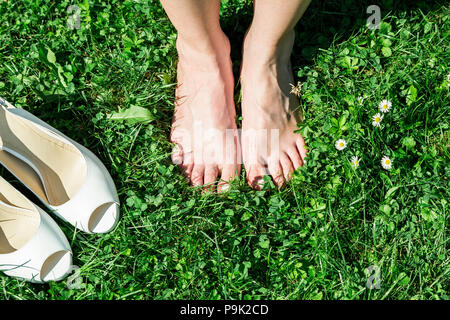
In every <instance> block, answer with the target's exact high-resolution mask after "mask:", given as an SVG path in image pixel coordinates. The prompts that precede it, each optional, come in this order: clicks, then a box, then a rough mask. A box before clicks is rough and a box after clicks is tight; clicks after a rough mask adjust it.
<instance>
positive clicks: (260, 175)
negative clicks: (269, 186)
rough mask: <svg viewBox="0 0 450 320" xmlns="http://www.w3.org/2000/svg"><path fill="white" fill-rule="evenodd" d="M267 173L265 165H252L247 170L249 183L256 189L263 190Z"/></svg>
mask: <svg viewBox="0 0 450 320" xmlns="http://www.w3.org/2000/svg"><path fill="white" fill-rule="evenodd" d="M266 174H267V170H266V168H265V167H264V165H261V164H255V165H251V166H250V169H249V170H248V172H247V181H248V184H249V185H250V186H251V187H252V188H253V189H256V190H261V189H262V187H263V186H264V176H265V175H266Z"/></svg>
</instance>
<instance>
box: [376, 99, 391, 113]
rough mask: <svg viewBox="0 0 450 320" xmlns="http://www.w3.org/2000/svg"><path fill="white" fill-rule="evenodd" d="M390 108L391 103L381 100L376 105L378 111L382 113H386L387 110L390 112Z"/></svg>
mask: <svg viewBox="0 0 450 320" xmlns="http://www.w3.org/2000/svg"><path fill="white" fill-rule="evenodd" d="M391 107H392V102H390V101H389V100H383V101H381V102H380V104H379V105H378V109H379V110H380V111H381V112H383V113H386V112H388V111H389V110H391Z"/></svg>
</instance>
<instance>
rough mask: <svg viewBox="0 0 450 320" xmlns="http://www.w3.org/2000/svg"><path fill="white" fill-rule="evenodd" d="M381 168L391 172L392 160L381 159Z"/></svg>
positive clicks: (385, 157) (387, 158)
mask: <svg viewBox="0 0 450 320" xmlns="http://www.w3.org/2000/svg"><path fill="white" fill-rule="evenodd" d="M381 166H382V167H383V169H386V170H391V168H392V160H391V159H389V157H387V156H384V157H383V159H381Z"/></svg>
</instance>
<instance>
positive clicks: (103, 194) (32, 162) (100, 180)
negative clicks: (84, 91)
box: [0, 98, 119, 233]
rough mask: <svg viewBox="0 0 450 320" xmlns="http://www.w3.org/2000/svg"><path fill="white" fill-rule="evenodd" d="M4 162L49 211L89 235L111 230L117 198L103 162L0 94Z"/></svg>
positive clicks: (0, 159) (0, 149)
mask: <svg viewBox="0 0 450 320" xmlns="http://www.w3.org/2000/svg"><path fill="white" fill-rule="evenodd" d="M0 164H2V165H3V166H4V167H5V168H7V169H8V170H9V171H10V172H11V173H12V174H13V175H14V176H16V177H17V178H18V179H19V180H20V181H21V182H22V183H24V184H25V186H27V187H28V188H29V189H30V190H31V191H32V192H33V193H34V194H35V195H36V196H37V197H38V198H39V199H40V200H41V201H42V202H43V203H44V204H45V205H46V206H47V207H48V208H49V209H50V210H51V211H53V212H54V213H55V214H56V215H57V216H59V217H60V218H62V219H63V220H65V221H68V222H69V223H71V224H72V225H74V226H75V227H77V228H79V229H80V230H83V231H85V232H88V233H105V232H109V231H111V230H112V229H113V228H114V226H115V225H116V223H117V222H118V220H119V197H118V196H117V191H116V187H115V185H114V182H113V180H112V178H111V176H110V174H109V172H108V170H107V169H106V168H105V166H104V165H103V163H102V162H101V161H100V160H99V159H98V158H97V157H96V156H95V155H94V154H93V153H92V152H91V151H89V150H88V149H86V148H85V147H83V146H82V145H80V144H78V143H77V142H75V141H73V140H72V139H70V138H68V137H67V136H65V135H64V134H62V133H61V132H59V131H58V130H56V129H55V128H53V127H51V126H49V125H48V124H46V123H45V122H43V121H42V120H40V119H39V118H37V117H35V116H34V115H32V114H31V113H29V112H27V111H25V110H23V109H19V108H15V107H14V106H13V105H11V104H10V103H8V102H7V101H6V100H4V99H2V98H0Z"/></svg>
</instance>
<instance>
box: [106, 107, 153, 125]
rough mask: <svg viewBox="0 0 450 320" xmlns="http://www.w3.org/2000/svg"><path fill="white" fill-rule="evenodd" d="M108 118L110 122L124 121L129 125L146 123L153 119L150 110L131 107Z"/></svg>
mask: <svg viewBox="0 0 450 320" xmlns="http://www.w3.org/2000/svg"><path fill="white" fill-rule="evenodd" d="M110 116H111V117H110V119H111V120H118V121H126V122H127V123H129V124H135V123H148V122H151V121H153V120H154V119H155V118H154V117H153V115H152V113H151V112H150V110H148V109H146V108H142V107H138V106H131V107H130V108H128V109H125V110H121V111H119V112H115V113H113V114H111V115H110Z"/></svg>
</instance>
